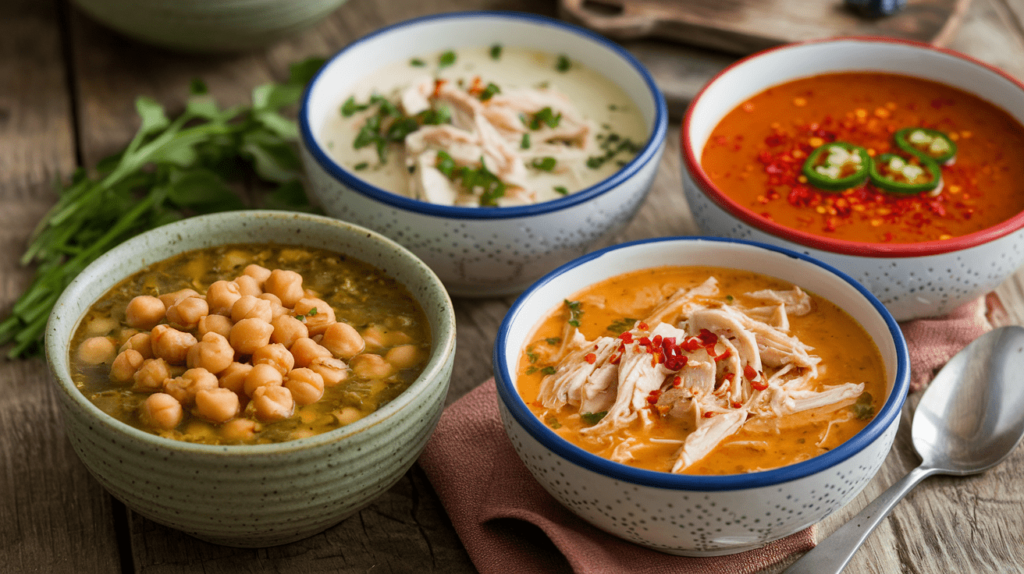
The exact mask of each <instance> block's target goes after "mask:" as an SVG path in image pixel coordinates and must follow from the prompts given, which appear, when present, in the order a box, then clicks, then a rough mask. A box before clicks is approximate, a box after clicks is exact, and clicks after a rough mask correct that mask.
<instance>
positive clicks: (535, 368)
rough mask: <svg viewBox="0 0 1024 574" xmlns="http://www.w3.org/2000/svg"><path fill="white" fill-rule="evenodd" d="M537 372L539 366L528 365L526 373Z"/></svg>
mask: <svg viewBox="0 0 1024 574" xmlns="http://www.w3.org/2000/svg"><path fill="white" fill-rule="evenodd" d="M536 372H537V367H527V369H526V374H527V375H532V374H534V373H536Z"/></svg>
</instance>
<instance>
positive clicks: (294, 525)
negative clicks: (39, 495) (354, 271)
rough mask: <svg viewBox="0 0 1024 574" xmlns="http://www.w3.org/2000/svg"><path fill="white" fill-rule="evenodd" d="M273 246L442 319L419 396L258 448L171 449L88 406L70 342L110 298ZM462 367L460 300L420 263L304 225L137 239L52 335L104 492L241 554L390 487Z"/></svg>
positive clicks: (104, 267) (54, 357)
mask: <svg viewBox="0 0 1024 574" xmlns="http://www.w3.org/2000/svg"><path fill="white" fill-rule="evenodd" d="M267 241H273V242H276V243H279V244H288V245H304V246H308V247H316V248H324V249H330V250H332V251H336V252H339V253H345V254H347V255H349V256H352V257H355V258H357V259H360V260H362V261H365V262H367V263H370V264H372V265H374V266H376V267H377V268H378V269H381V270H382V271H384V272H385V273H387V274H388V275H389V276H391V277H393V278H394V279H396V280H398V281H399V282H401V283H402V284H404V285H405V286H406V287H407V288H408V289H409V291H410V292H411V293H412V295H413V296H414V297H415V298H416V299H417V300H418V301H419V303H420V305H422V307H423V310H424V311H425V312H426V314H427V317H428V318H429V320H430V333H431V338H432V340H433V350H432V351H431V357H430V361H429V362H428V364H427V366H426V369H425V370H424V371H423V373H422V374H421V375H420V377H419V378H418V379H416V381H415V382H414V383H413V384H412V386H410V387H409V389H408V390H406V391H405V392H404V393H402V394H401V395H399V396H398V397H397V398H396V399H395V400H393V401H392V402H390V403H388V404H387V405H385V406H384V407H382V408H381V409H380V410H378V411H377V412H375V413H373V414H371V415H370V416H368V417H366V418H364V419H362V420H360V421H358V422H356V423H353V424H351V425H348V426H345V427H342V428H340V429H337V430H334V431H331V432H328V433H324V434H320V435H316V436H312V437H309V438H304V439H300V440H295V441H290V442H285V443H279V444H267V445H254V446H214V445H203V444H191V443H185V442H179V441H174V440H171V439H165V438H162V437H159V436H156V435H152V434H149V433H146V432H143V431H140V430H138V429H135V428H132V427H130V426H128V425H126V424H124V423H122V422H120V421H117V420H115V419H114V418H112V417H110V416H108V415H107V414H105V413H104V412H102V411H101V410H100V409H98V408H97V407H96V406H95V405H93V404H92V403H91V402H90V401H89V400H88V399H87V398H86V397H85V396H84V395H82V393H81V392H80V391H79V390H78V388H77V387H76V386H75V384H74V383H73V382H72V380H71V376H70V372H69V353H70V349H69V343H70V340H71V337H72V334H73V333H74V331H75V329H76V328H77V326H78V323H79V320H80V318H81V317H82V316H83V315H84V314H85V312H86V311H87V310H88V309H89V307H90V306H91V305H92V304H93V303H94V302H95V301H96V300H97V299H98V298H99V297H100V296H101V295H103V294H104V293H106V292H107V291H108V290H109V289H110V288H111V287H113V286H114V285H115V284H116V283H117V282H119V281H120V280H121V279H123V278H124V277H127V276H128V275H130V274H132V273H134V272H136V271H138V270H139V269H141V268H142V267H144V266H146V265H148V264H150V263H154V262H156V261H160V260H163V259H166V258H168V257H171V256H173V255H176V254H178V253H181V252H184V251H189V250H192V249H200V248H204V247H210V246H213V245H219V244H225V243H263V242H267ZM454 356H455V314H454V312H453V310H452V304H451V300H450V299H449V298H448V294H447V293H446V292H445V290H444V287H443V286H442V285H441V282H440V280H439V279H438V278H437V276H436V275H434V273H433V272H432V271H431V270H430V269H429V268H428V267H427V266H426V265H425V264H424V263H423V262H422V261H420V260H419V259H417V258H416V257H415V256H414V255H413V254H412V253H410V252H409V251H407V250H406V249H405V248H403V247H401V246H399V245H398V244H396V243H394V242H392V241H391V240H389V239H386V238H384V237H382V236H380V235H378V234H376V233H374V232H372V231H369V230H366V229H363V228H361V227H358V226H355V225H352V224H349V223H344V222H341V221H338V220H334V219H329V218H326V217H320V216H313V215H305V214H298V213H284V212H270V211H238V212H229V213H221V214H216V215H209V216H202V217H194V218H191V219H186V220H183V221H180V222H177V223H173V224H170V225H166V226H164V227H160V228H158V229H155V230H153V231H150V232H148V233H145V234H143V235H140V236H138V237H136V238H134V239H131V240H129V241H127V242H125V243H123V244H122V245H120V246H118V247H117V248H115V249H114V250H112V251H111V252H109V253H107V254H106V255H104V256H103V257H101V258H99V259H98V260H96V261H95V262H94V263H93V264H92V265H90V266H89V267H87V268H86V269H85V271H83V272H82V274H81V275H79V277H78V278H77V279H75V281H74V282H73V283H72V284H71V285H70V286H68V288H67V290H65V291H64V293H63V295H61V297H60V299H59V300H58V301H57V304H56V306H55V307H54V310H53V313H52V314H51V315H50V320H49V323H48V324H47V326H46V358H47V361H48V362H49V365H50V371H51V373H52V375H53V376H52V379H53V381H54V382H55V384H56V385H57V390H58V396H59V397H60V404H61V410H62V411H63V415H64V423H65V429H66V432H67V435H68V439H69V440H70V441H71V445H72V446H73V447H74V449H75V452H77V453H78V456H79V457H80V458H81V459H82V462H83V463H85V466H86V467H87V468H88V469H89V471H90V472H91V473H92V475H93V476H94V477H95V478H96V480H98V481H99V482H100V484H102V485H103V486H104V487H105V488H106V489H107V490H109V491H110V493H111V494H113V495H114V496H115V497H117V498H118V499H119V500H121V501H123V502H124V503H125V504H126V505H127V506H128V507H129V508H131V509H132V510H135V511H137V512H139V513H140V514H142V515H144V516H147V517H149V518H151V519H153V520H154V521H156V522H159V523H161V524H165V525H167V526H170V527H172V528H177V529H179V530H182V531H184V532H186V533H188V534H191V535H193V536H195V537H197V538H201V539H203V540H207V541H210V542H215V543H218V544H226V545H230V546H244V547H261V546H272V545H276V544H285V543H288V542H292V541H295V540H299V539H302V538H305V537H307V536H311V535H313V534H316V533H317V532H320V531H322V530H324V529H326V528H327V527H329V526H331V525H333V524H336V523H338V522H340V521H341V520H342V519H344V518H346V517H348V516H350V515H351V514H354V513H355V512H357V511H358V510H359V509H361V508H362V507H364V506H366V505H367V504H369V503H370V502H371V501H372V500H373V499H374V498H376V497H377V496H378V495H380V494H381V493H383V492H384V491H385V490H387V489H388V488H389V487H391V485H393V484H394V483H395V482H396V481H398V479H399V478H400V477H401V476H402V475H403V474H404V473H405V471H406V470H407V469H408V468H409V467H410V466H411V465H412V463H413V461H415V460H416V457H417V456H419V453H420V451H421V450H422V449H423V446H424V445H425V444H426V442H427V439H428V438H429V437H430V434H431V432H433V429H434V425H435V424H436V423H437V419H438V417H439V416H440V414H441V410H442V407H443V405H444V398H445V395H446V393H447V390H448V382H449V379H450V378H451V373H452V360H453V358H454Z"/></svg>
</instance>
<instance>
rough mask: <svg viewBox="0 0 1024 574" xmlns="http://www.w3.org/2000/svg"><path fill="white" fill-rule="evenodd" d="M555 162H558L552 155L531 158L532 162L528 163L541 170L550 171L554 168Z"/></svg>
mask: <svg viewBox="0 0 1024 574" xmlns="http://www.w3.org/2000/svg"><path fill="white" fill-rule="evenodd" d="M557 164H558V162H557V161H555V158H553V157H536V158H533V161H532V162H530V165H532V166H533V167H534V168H535V169H539V170H541V171H551V170H553V169H555V165H557Z"/></svg>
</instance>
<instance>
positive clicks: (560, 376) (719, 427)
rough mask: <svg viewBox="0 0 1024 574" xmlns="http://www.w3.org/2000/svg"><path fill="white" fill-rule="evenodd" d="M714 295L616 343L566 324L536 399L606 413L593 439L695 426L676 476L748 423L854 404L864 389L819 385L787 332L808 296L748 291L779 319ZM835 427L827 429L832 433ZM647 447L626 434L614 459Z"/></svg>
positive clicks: (694, 299)
mask: <svg viewBox="0 0 1024 574" xmlns="http://www.w3.org/2000/svg"><path fill="white" fill-rule="evenodd" d="M717 293H718V285H717V281H716V280H715V279H714V278H713V277H712V278H709V279H708V280H707V281H705V282H704V283H703V284H701V285H699V286H697V287H694V288H692V289H680V290H679V291H677V292H675V293H673V294H671V295H670V296H668V297H667V298H666V299H665V300H664V301H663V302H662V303H661V304H659V305H657V306H656V308H655V309H654V311H653V312H651V313H650V315H649V316H648V318H647V319H645V320H644V321H638V322H636V324H635V325H634V326H633V328H632V329H630V330H628V331H626V332H625V333H623V334H622V335H621V336H620V337H618V338H612V337H598V338H597V339H595V340H593V341H589V340H587V339H586V338H585V337H584V336H583V335H582V334H581V333H580V332H579V331H578V330H576V329H575V328H574V327H573V328H567V329H569V330H568V331H567V332H566V334H565V335H566V336H565V337H564V338H563V343H562V347H561V348H560V349H559V350H558V351H557V353H556V354H555V357H556V358H557V366H556V368H555V373H554V374H552V375H548V376H546V377H545V378H544V379H543V381H542V382H541V389H540V394H539V397H538V398H539V400H540V401H541V403H542V404H543V405H544V406H545V407H546V408H561V407H563V406H566V405H570V406H572V407H577V408H579V412H580V413H581V414H584V413H586V414H591V415H593V414H594V413H604V414H603V416H602V417H601V418H600V420H599V421H598V422H596V423H595V424H593V425H592V426H587V427H584V428H583V429H582V430H581V431H580V432H581V433H583V434H585V435H587V436H590V437H593V438H595V439H597V438H600V439H607V440H611V437H612V435H613V434H614V433H619V432H620V431H622V430H623V429H625V428H627V427H630V426H631V425H635V424H639V425H643V426H647V425H653V424H658V421H659V419H663V420H676V421H679V422H680V423H685V424H688V425H690V426H691V427H692V428H693V429H694V430H693V431H692V432H690V433H689V435H687V436H686V438H685V440H684V441H682V444H681V445H680V447H679V449H678V450H677V451H676V453H675V456H674V462H673V464H672V472H682V471H685V470H686V469H687V468H688V467H690V466H692V465H693V464H694V463H696V462H697V461H699V460H701V459H702V458H704V457H705V456H706V455H707V454H708V453H710V452H711V451H712V450H714V448H715V447H716V446H718V445H719V444H720V443H721V442H722V441H723V440H725V439H727V438H728V437H730V436H732V435H734V434H735V433H736V432H737V431H738V430H739V429H740V428H741V427H742V426H743V425H744V424H746V423H747V421H748V419H749V420H751V421H755V422H757V423H767V424H775V423H776V422H777V421H779V420H784V419H783V417H786V416H788V415H792V414H794V413H799V412H803V411H808V410H812V409H822V410H828V409H835V408H839V407H841V406H843V405H849V404H851V403H852V402H854V401H855V400H856V399H857V398H858V397H859V396H860V395H861V393H863V391H864V384H863V383H845V384H839V385H833V386H828V387H824V388H821V387H820V383H817V379H818V377H819V375H820V372H821V371H823V370H824V369H823V368H822V369H819V363H820V358H819V357H817V356H815V355H812V354H811V352H812V351H813V349H812V348H811V347H810V346H808V345H806V344H805V343H803V342H801V341H800V340H799V339H797V338H796V337H793V336H791V335H789V334H788V333H787V332H786V331H787V330H788V328H789V323H788V316H790V315H792V316H800V315H805V314H807V313H810V312H811V311H812V310H813V304H812V300H811V298H810V296H808V295H807V294H806V293H804V292H803V291H801V290H800V289H799V288H794V289H792V290H790V291H773V290H763V291H757V292H754V293H748V294H746V297H748V298H750V299H752V300H754V301H757V302H759V303H769V304H771V305H770V306H768V308H771V309H773V310H774V311H773V313H774V316H775V320H773V319H772V317H773V315H771V314H769V315H767V316H766V315H765V313H763V309H764V308H765V307H753V308H747V307H743V306H742V305H740V304H739V303H737V304H736V305H725V304H723V303H722V302H720V301H716V300H714V299H711V297H713V296H715V295H717ZM779 314H781V317H782V319H783V320H781V321H780V320H778V315H779ZM766 319H767V321H766ZM830 430H831V425H830V426H829V428H828V430H827V431H826V433H825V434H826V436H827V434H828V432H829V431H830ZM620 436H621V435H620ZM822 440H824V438H823V439H822ZM652 441H653V439H652ZM662 442H664V441H662ZM641 446H642V444H641V443H640V442H639V441H638V440H637V439H636V438H635V437H629V438H628V439H627V440H625V441H623V442H620V443H619V444H618V446H616V448H615V449H614V453H613V455H612V458H613V460H620V461H628V460H630V459H631V458H632V454H631V453H632V451H633V450H635V449H636V448H639V447H641Z"/></svg>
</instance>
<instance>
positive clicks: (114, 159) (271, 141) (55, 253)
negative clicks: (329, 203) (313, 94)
mask: <svg viewBox="0 0 1024 574" xmlns="http://www.w3.org/2000/svg"><path fill="white" fill-rule="evenodd" d="M322 65H323V60H322V59H311V60H307V61H305V62H301V63H298V64H295V65H293V66H292V67H291V74H290V77H289V78H288V81H287V82H284V83H282V84H267V85H263V86H259V87H257V88H256V89H254V90H253V92H252V105H250V106H235V107H232V108H226V109H221V108H220V107H219V106H218V105H217V103H216V102H215V101H214V100H213V98H212V97H210V96H209V94H207V93H206V86H205V85H203V83H202V82H200V81H198V80H196V81H193V82H192V86H191V96H190V97H189V99H188V103H187V104H186V106H185V111H184V112H183V113H182V114H181V115H179V116H178V117H177V118H174V119H173V120H172V119H170V118H168V117H167V114H166V113H165V111H164V109H163V107H162V106H161V105H160V104H158V103H157V102H155V101H154V100H152V99H150V98H146V97H140V98H138V99H137V100H136V101H135V108H136V110H137V111H138V113H139V117H140V119H141V126H140V127H139V131H138V133H136V134H135V137H134V138H133V139H132V140H131V142H130V143H129V144H128V146H127V147H126V148H125V149H124V150H123V151H122V152H120V153H118V154H115V155H113V156H111V157H108V158H106V159H103V160H101V161H100V162H99V164H98V165H97V166H96V169H95V174H94V175H91V176H90V175H89V174H88V173H87V172H86V171H85V170H84V169H81V168H79V169H78V170H76V171H75V173H74V174H73V175H72V176H71V181H70V183H68V185H66V186H64V187H62V188H61V189H59V190H58V193H59V196H60V197H59V200H58V201H57V204H56V205H54V206H53V208H52V209H50V211H49V212H48V213H47V214H46V216H45V217H44V218H43V219H42V221H40V222H39V225H38V226H37V227H36V229H35V231H34V232H33V233H32V235H31V237H30V239H29V246H28V249H27V250H26V251H25V254H24V255H23V256H22V258H21V263H22V264H23V265H31V264H33V263H35V264H36V265H37V269H36V274H35V277H34V278H33V280H32V283H31V284H30V285H29V287H28V288H27V289H26V290H25V292H24V293H22V294H21V296H20V297H19V298H18V300H17V301H16V302H15V303H14V306H13V308H12V310H11V314H10V316H9V317H7V319H5V320H4V321H3V322H0V345H4V344H7V343H11V342H13V343H14V345H13V347H12V348H11V350H10V352H9V353H8V355H7V356H8V357H9V358H16V357H30V356H35V355H39V354H40V353H41V351H42V339H43V330H44V328H45V327H46V320H47V317H48V316H49V314H50V310H51V309H52V308H53V305H54V303H55V302H56V301H57V298H58V297H59V296H60V294H61V292H62V291H63V290H64V288H65V287H67V285H68V284H69V283H70V282H71V281H72V280H73V279H74V278H75V277H76V276H77V275H78V274H79V273H80V272H81V271H82V270H83V269H84V268H85V267H86V266H87V265H89V263H91V262H93V261H94V260H95V259H96V258H98V257H99V256H100V255H102V254H103V253H105V252H107V251H108V250H110V249H111V248H113V247H115V246H116V245H118V244H120V243H121V242H123V241H125V240H127V239H129V238H131V237H134V236H135V235H138V234H139V233H142V232H144V231H147V230H150V229H153V228H155V227H158V226H160V225H163V224H165V223H170V222H172V221H177V220H179V219H182V218H184V217H188V216H190V215H197V214H203V213H214V212H219V211H229V210H235V209H244V208H245V207H246V205H245V204H244V203H243V201H242V199H241V198H240V197H239V195H238V194H237V193H236V192H235V191H234V190H233V189H232V185H235V186H238V184H240V183H242V182H244V181H246V180H247V179H249V178H250V177H251V175H252V174H255V176H256V177H257V178H258V179H260V180H262V181H264V182H266V183H267V184H271V185H272V186H273V187H274V189H273V190H272V191H271V192H270V193H269V194H267V195H266V196H265V197H264V198H263V201H262V204H263V205H262V206H263V207H266V208H270V209H289V210H298V211H312V210H313V209H314V208H313V207H312V206H311V205H310V203H309V200H308V198H307V197H306V193H305V190H304V189H303V186H302V183H301V180H300V176H301V174H302V165H301V162H300V161H299V158H298V155H297V154H296V151H295V142H296V140H297V139H298V128H297V126H296V124H295V121H293V120H291V119H289V118H287V117H285V116H283V115H282V114H281V110H282V109H283V108H285V107H287V106H290V105H293V104H295V103H296V102H298V101H299V98H300V97H301V95H302V91H303V89H304V88H305V85H306V83H307V82H308V81H309V79H310V78H312V76H313V74H314V73H315V72H316V71H317V70H318V69H319V68H320V66H322Z"/></svg>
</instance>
